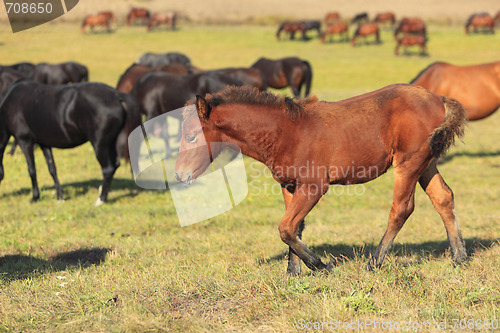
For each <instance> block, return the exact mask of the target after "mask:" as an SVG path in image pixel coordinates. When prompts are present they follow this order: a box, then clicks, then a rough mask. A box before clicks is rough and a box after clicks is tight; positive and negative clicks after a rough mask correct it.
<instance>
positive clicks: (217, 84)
mask: <svg viewBox="0 0 500 333" xmlns="http://www.w3.org/2000/svg"><path fill="white" fill-rule="evenodd" d="M230 85H236V86H241V85H242V83H241V82H240V81H239V80H236V79H234V78H232V77H230V76H228V75H224V74H222V73H219V72H218V71H207V72H203V73H198V74H184V75H175V74H168V73H163V72H153V73H150V74H147V75H146V76H144V77H142V78H141V79H140V80H139V81H137V83H136V84H135V86H134V88H133V89H132V91H131V92H130V94H131V95H132V96H134V97H135V99H136V100H137V104H138V105H139V110H140V112H141V113H143V114H145V115H146V120H151V119H153V118H155V117H157V116H159V115H161V114H164V113H166V112H168V111H172V110H175V109H178V108H181V107H183V106H184V105H185V104H186V102H188V101H190V100H194V99H195V98H196V95H202V96H204V95H205V94H209V93H215V92H218V91H219V90H222V89H224V88H225V87H227V86H230ZM165 128H166V127H165ZM161 135H162V138H163V140H164V141H165V145H166V148H167V153H170V144H169V142H168V139H169V134H168V133H166V132H165V131H163V132H162V133H161ZM180 135H181V126H180V122H179V130H178V132H177V138H178V139H180Z"/></svg>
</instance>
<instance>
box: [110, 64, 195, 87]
mask: <svg viewBox="0 0 500 333" xmlns="http://www.w3.org/2000/svg"><path fill="white" fill-rule="evenodd" d="M152 72H165V73H170V74H188V73H190V68H189V67H187V66H184V65H181V64H178V63H171V64H168V65H162V66H157V67H148V66H143V65H138V64H132V65H131V66H130V67H129V68H127V69H126V70H125V72H124V73H123V74H122V75H121V76H120V79H119V80H118V83H117V84H116V89H117V90H118V91H121V92H124V93H127V94H128V93H130V91H132V88H133V87H134V85H135V84H136V83H137V81H139V79H140V78H142V77H143V76H145V75H147V74H149V73H152Z"/></svg>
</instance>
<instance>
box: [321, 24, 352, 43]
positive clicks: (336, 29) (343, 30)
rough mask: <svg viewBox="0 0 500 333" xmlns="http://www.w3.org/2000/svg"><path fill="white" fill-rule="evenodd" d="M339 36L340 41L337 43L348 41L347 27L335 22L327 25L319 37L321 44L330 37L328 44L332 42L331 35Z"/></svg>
mask: <svg viewBox="0 0 500 333" xmlns="http://www.w3.org/2000/svg"><path fill="white" fill-rule="evenodd" d="M335 34H338V35H340V38H341V40H339V41H348V40H349V26H348V25H347V23H345V22H340V21H339V22H335V23H332V24H329V25H328V26H327V27H326V28H325V30H324V31H323V34H322V35H321V42H322V43H324V42H325V40H326V37H327V36H330V42H333V35H335Z"/></svg>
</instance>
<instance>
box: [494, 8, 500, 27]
mask: <svg viewBox="0 0 500 333" xmlns="http://www.w3.org/2000/svg"><path fill="white" fill-rule="evenodd" d="M498 23H500V10H499V11H498V12H497V14H496V15H495V25H496V24H498Z"/></svg>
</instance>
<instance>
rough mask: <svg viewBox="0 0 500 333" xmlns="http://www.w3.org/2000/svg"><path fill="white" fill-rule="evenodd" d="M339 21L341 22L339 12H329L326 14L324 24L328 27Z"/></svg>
mask: <svg viewBox="0 0 500 333" xmlns="http://www.w3.org/2000/svg"><path fill="white" fill-rule="evenodd" d="M338 20H340V14H339V12H329V13H327V14H326V16H325V19H324V20H323V22H324V23H325V25H328V24H329V23H331V22H335V21H338Z"/></svg>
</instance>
